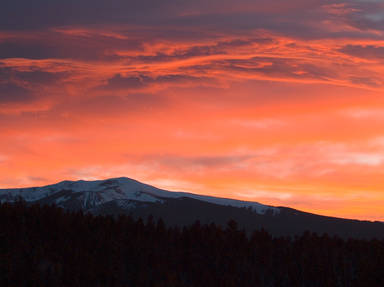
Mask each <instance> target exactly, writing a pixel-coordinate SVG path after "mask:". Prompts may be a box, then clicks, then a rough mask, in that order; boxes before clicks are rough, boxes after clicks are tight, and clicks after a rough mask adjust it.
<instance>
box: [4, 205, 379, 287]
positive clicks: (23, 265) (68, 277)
mask: <svg viewBox="0 0 384 287" xmlns="http://www.w3.org/2000/svg"><path fill="white" fill-rule="evenodd" d="M382 270H384V241H383V240H370V241H366V240H356V239H349V240H343V239H340V238H337V237H329V236H327V235H317V234H314V233H309V232H307V233H305V234H303V235H302V236H299V237H298V236H296V237H293V238H291V237H272V236H271V235H270V234H268V233H267V232H265V231H263V230H256V231H254V232H253V233H252V234H251V236H247V235H246V233H245V232H243V231H242V230H239V229H238V228H237V224H236V222H234V221H231V222H228V225H227V227H226V228H221V227H219V226H216V225H214V224H211V225H203V224H200V223H199V222H196V223H195V224H194V225H192V226H188V227H184V228H179V227H173V228H167V227H166V226H165V224H164V223H163V222H162V221H161V220H158V221H154V220H153V219H151V218H149V219H148V220H145V221H143V220H141V219H138V220H136V219H133V218H131V217H129V216H119V217H108V216H94V215H90V214H83V213H82V212H72V213H70V212H67V211H64V210H63V209H61V208H58V207H54V206H40V205H33V206H26V205H25V204H24V203H22V202H19V203H15V204H1V205H0V285H1V286H140V287H145V286H159V287H160V286H164V287H165V286H167V287H170V286H199V287H200V286H207V287H208V286H228V287H229V286H236V287H238V286H311V287H312V286H322V287H323V286H384V277H383V276H382Z"/></svg>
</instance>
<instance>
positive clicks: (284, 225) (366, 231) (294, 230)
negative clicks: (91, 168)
mask: <svg viewBox="0 0 384 287" xmlns="http://www.w3.org/2000/svg"><path fill="white" fill-rule="evenodd" d="M20 197H21V198H22V199H24V200H25V201H27V202H28V203H40V204H55V205H57V206H60V207H63V208H65V209H67V210H83V211H85V212H90V213H93V214H97V215H118V214H129V215H132V216H134V217H142V218H147V217H148V216H150V215H152V216H154V217H155V218H162V219H163V220H164V221H165V223H166V224H168V225H178V226H182V225H189V224H193V223H194V222H195V221H196V220H199V221H200V222H201V223H207V224H210V223H215V224H219V225H222V226H225V225H226V224H227V222H228V221H229V220H231V219H234V220H235V221H237V222H238V224H239V227H240V228H244V229H245V230H247V231H249V232H251V231H253V230H254V229H260V228H264V229H266V230H268V231H269V232H270V233H272V234H273V235H298V234H301V233H303V232H304V231H311V232H316V233H319V234H323V233H328V234H329V235H338V236H342V237H344V238H348V237H353V238H367V239H370V238H384V223H383V222H368V221H358V220H348V219H342V218H334V217H326V216H320V215H315V214H311V213H306V212H301V211H298V210H294V209H291V208H286V207H272V206H268V205H263V204H260V203H257V202H247V201H239V200H233V199H226V198H217V197H211V196H203V195H197V194H191V193H185V192H171V191H167V190H163V189H159V188H156V187H153V186H151V185H147V184H143V183H141V182H138V181H135V180H132V179H129V178H113V179H107V180H98V181H82V180H81V181H63V182H60V183H57V184H53V185H48V186H44V187H34V188H22V189H3V190H0V202H14V201H17V200H18V198H20Z"/></svg>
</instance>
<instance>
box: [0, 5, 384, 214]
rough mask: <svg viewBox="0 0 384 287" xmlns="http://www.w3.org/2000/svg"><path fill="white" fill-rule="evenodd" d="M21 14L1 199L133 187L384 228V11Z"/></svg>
mask: <svg viewBox="0 0 384 287" xmlns="http://www.w3.org/2000/svg"><path fill="white" fill-rule="evenodd" d="M20 3H24V6H21V4H20ZM20 3H13V4H10V5H9V7H5V9H4V10H2V11H0V16H1V17H0V188H14V187H26V186H37V185H46V184H52V183H55V182H59V181H62V180H64V179H68V180H78V179H84V180H87V179H88V180H90V179H100V178H108V177H120V176H126V177H130V178H133V179H136V180H139V181H142V182H144V183H148V184H153V185H156V186H158V187H161V188H165V189H173V190H181V191H190V192H194V193H201V194H207V195H213V196H219V197H230V198H235V199H241V200H248V201H258V202H260V203H263V204H269V205H280V206H288V207H292V208H296V209H299V210H303V211H308V212H313V213H318V214H323V215H330V216H338V217H345V218H357V219H369V220H381V221H384V181H383V178H384V169H383V168H384V97H383V95H384V16H383V15H382V13H381V12H380V11H383V10H384V3H381V2H380V1H358V0H353V1H348V2H346V1H345V2H343V1H335V0H330V1H328V0H327V1H319V0H310V1H301V0H295V1H290V3H289V4H287V3H286V1H282V0H277V1H274V3H273V4H271V3H270V2H268V1H266V0H257V1H250V0H240V1H236V5H235V4H234V3H233V1H226V0H224V1H223V0H221V1H218V0H209V1H193V3H192V2H183V1H174V0H166V1H162V2H161V3H160V2H158V1H154V0H145V1H136V0H131V1H122V0H113V1H110V2H108V3H107V2H106V1H105V3H104V2H103V1H90V0H82V1H78V2H76V4H74V3H69V2H68V3H66V2H63V3H61V2H52V5H50V6H49V5H48V6H46V5H45V4H44V3H43V2H42V1H36V6H34V7H32V8H31V7H29V5H27V4H28V3H29V2H28V3H27V1H25V0H24V1H21V2H20ZM90 7H95V8H94V9H95V10H92V9H90ZM30 9H32V10H30ZM52 15H54V17H53V16H52Z"/></svg>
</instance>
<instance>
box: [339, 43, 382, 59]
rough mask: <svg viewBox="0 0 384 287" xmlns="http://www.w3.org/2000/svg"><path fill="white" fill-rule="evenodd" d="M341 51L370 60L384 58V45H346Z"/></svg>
mask: <svg viewBox="0 0 384 287" xmlns="http://www.w3.org/2000/svg"><path fill="white" fill-rule="evenodd" d="M340 52H342V53H345V54H348V55H351V56H354V57H359V58H363V59H369V60H384V46H374V45H366V46H363V45H346V46H344V47H343V48H341V49H340Z"/></svg>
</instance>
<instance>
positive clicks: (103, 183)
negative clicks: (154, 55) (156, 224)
mask: <svg viewBox="0 0 384 287" xmlns="http://www.w3.org/2000/svg"><path fill="white" fill-rule="evenodd" d="M20 197H21V198H22V199H24V200H25V201H27V202H41V203H50V204H52V203H54V204H56V205H58V206H60V207H64V208H67V209H73V210H76V209H82V210H84V211H91V212H92V211H94V210H97V209H100V208H102V207H103V205H105V204H109V205H110V204H111V203H115V204H117V205H118V206H120V207H121V208H123V209H132V207H135V206H139V205H140V206H143V205H144V206H146V205H148V204H153V203H163V202H164V201H166V200H168V199H175V198H193V199H196V200H200V201H204V202H209V203H213V204H217V205H224V206H233V207H247V208H250V209H252V211H254V212H256V213H258V214H265V213H266V212H267V211H269V212H272V213H278V212H279V209H278V208H276V207H272V206H267V205H263V204H260V203H257V202H247V201H240V200H234V199H227V198H218V197H211V196H204V195H197V194H192V193H186V192H171V191H167V190H163V189H159V188H156V187H154V186H151V185H147V184H144V183H141V182H139V181H136V180H133V179H129V178H125V177H122V178H112V179H107V180H96V181H83V180H79V181H62V182H59V183H57V184H53V185H47V186H43V187H32V188H20V189H0V202H5V201H7V202H13V201H16V200H17V199H18V198H20Z"/></svg>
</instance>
